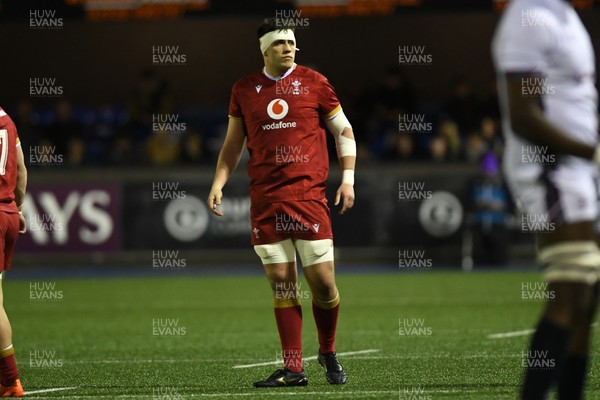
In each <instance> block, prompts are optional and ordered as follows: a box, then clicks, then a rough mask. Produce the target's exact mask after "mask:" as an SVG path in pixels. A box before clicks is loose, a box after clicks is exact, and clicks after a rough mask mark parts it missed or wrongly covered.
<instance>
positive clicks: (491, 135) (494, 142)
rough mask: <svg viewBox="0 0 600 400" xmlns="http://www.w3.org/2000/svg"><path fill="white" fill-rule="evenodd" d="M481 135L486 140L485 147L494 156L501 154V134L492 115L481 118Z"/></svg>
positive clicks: (502, 144)
mask: <svg viewBox="0 0 600 400" xmlns="http://www.w3.org/2000/svg"><path fill="white" fill-rule="evenodd" d="M481 137H482V138H483V140H484V141H485V142H486V145H487V148H488V149H489V150H490V151H492V152H494V154H496V156H501V155H502V151H503V150H504V143H503V141H502V135H501V134H500V129H499V124H498V120H496V119H494V118H492V117H483V118H482V119H481Z"/></svg>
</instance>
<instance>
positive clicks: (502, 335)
mask: <svg viewBox="0 0 600 400" xmlns="http://www.w3.org/2000/svg"><path fill="white" fill-rule="evenodd" d="M533 332H535V329H525V330H522V331H514V332H504V333H493V334H491V335H487V336H486V337H487V338H488V339H504V338H510V337H518V336H527V335H530V334H532V333H533Z"/></svg>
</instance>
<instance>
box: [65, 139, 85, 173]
mask: <svg viewBox="0 0 600 400" xmlns="http://www.w3.org/2000/svg"><path fill="white" fill-rule="evenodd" d="M86 147H87V146H86V143H85V140H83V138H82V137H72V138H71V139H69V142H68V143H67V165H68V166H70V167H79V166H81V165H83V164H84V163H85V161H86V159H85V154H86Z"/></svg>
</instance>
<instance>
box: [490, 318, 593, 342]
mask: <svg viewBox="0 0 600 400" xmlns="http://www.w3.org/2000/svg"><path fill="white" fill-rule="evenodd" d="M597 325H598V323H597V322H594V323H593V324H591V325H590V326H591V327H592V328H595V327H596V326H597ZM533 332H535V329H525V330H522V331H514V332H504V333H492V334H491V335H487V336H486V337H487V338H488V339H504V338H510V337H518V336H527V335H530V334H532V333H533Z"/></svg>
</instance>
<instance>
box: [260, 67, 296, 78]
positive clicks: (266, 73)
mask: <svg viewBox="0 0 600 400" xmlns="http://www.w3.org/2000/svg"><path fill="white" fill-rule="evenodd" d="M296 67H297V65H296V63H294V64H293V65H292V66H291V67H290V69H288V70H287V71H285V74H283V75H281V76H280V77H279V78H278V77H276V76H273V75H270V74H269V73H268V72H267V67H263V74H265V76H266V77H267V78H269V79H271V80H273V81H278V80H280V79H283V78H285V77H287V76H288V75H289V74H291V73H292V71H293V70H294V69H296Z"/></svg>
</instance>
